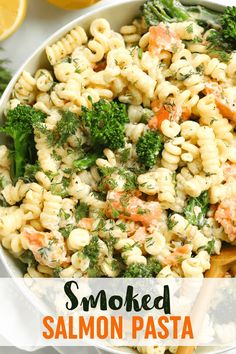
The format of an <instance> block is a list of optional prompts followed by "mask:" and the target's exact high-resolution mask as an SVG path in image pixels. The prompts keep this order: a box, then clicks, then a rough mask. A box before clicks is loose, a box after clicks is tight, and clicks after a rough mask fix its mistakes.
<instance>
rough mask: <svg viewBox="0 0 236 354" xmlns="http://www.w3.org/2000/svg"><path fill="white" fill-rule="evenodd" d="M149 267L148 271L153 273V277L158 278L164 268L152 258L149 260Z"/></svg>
mask: <svg viewBox="0 0 236 354" xmlns="http://www.w3.org/2000/svg"><path fill="white" fill-rule="evenodd" d="M147 267H148V269H149V271H150V272H151V274H152V276H153V277H156V276H157V274H158V273H159V272H160V271H161V269H162V266H161V264H160V262H159V261H158V260H157V259H155V258H152V257H151V258H148V261H147Z"/></svg>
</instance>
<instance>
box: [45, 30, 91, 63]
mask: <svg viewBox="0 0 236 354" xmlns="http://www.w3.org/2000/svg"><path fill="white" fill-rule="evenodd" d="M87 40H88V39H87V35H86V32H85V30H84V29H83V28H82V27H80V26H77V27H76V28H74V29H72V30H71V31H70V32H69V33H68V34H67V35H66V36H65V37H63V38H62V39H61V40H59V41H58V42H56V43H55V44H53V45H52V46H48V47H47V48H46V54H47V57H48V60H49V62H50V64H51V65H55V64H56V63H57V62H59V61H60V60H62V59H63V58H65V57H66V56H67V55H69V54H71V53H72V52H73V50H74V49H75V48H76V47H78V46H80V45H82V44H85V43H87Z"/></svg>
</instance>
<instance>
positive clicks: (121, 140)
mask: <svg viewBox="0 0 236 354" xmlns="http://www.w3.org/2000/svg"><path fill="white" fill-rule="evenodd" d="M128 121H129V119H128V115H127V108H126V105H125V104H123V103H120V102H116V101H112V102H108V101H106V100H103V99H101V100H100V101H98V102H96V103H94V104H93V107H92V109H91V110H89V109H88V108H85V107H83V112H82V122H83V124H84V126H85V127H86V128H88V130H89V135H90V139H91V142H92V144H93V145H94V146H96V148H97V147H99V148H105V147H107V148H110V149H112V150H116V149H119V148H122V147H124V144H125V123H128Z"/></svg>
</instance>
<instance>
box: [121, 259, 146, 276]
mask: <svg viewBox="0 0 236 354" xmlns="http://www.w3.org/2000/svg"><path fill="white" fill-rule="evenodd" d="M123 277H124V278H151V277H152V274H151V272H150V270H149V268H148V267H147V266H146V265H145V264H140V263H132V264H130V265H129V266H128V267H127V269H126V270H125V272H124V274H123Z"/></svg>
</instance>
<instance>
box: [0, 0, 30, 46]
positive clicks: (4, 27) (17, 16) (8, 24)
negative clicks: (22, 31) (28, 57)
mask: <svg viewBox="0 0 236 354" xmlns="http://www.w3.org/2000/svg"><path fill="white" fill-rule="evenodd" d="M26 8H27V0H0V41H2V40H3V39H6V38H7V37H9V36H10V35H11V34H12V33H14V32H15V31H16V30H17V28H18V27H19V26H20V24H21V23H22V21H23V20H24V18H25V14H26Z"/></svg>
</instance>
